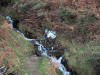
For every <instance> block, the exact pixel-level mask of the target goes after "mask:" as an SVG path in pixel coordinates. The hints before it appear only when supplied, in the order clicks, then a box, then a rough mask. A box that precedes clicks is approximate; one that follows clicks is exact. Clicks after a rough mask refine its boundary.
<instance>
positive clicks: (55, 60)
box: [6, 16, 71, 75]
mask: <svg viewBox="0 0 100 75" xmlns="http://www.w3.org/2000/svg"><path fill="white" fill-rule="evenodd" d="M6 19H7V20H8V21H9V22H10V24H11V29H13V30H15V31H16V32H18V33H19V34H21V35H22V37H23V38H24V39H25V40H28V41H33V42H34V43H35V45H36V46H37V47H38V48H37V50H38V51H39V52H40V54H41V56H45V57H47V58H48V59H49V60H50V62H51V64H53V66H56V67H57V68H58V69H59V70H60V71H62V72H63V75H71V73H70V72H69V71H68V70H67V68H65V66H64V64H62V62H61V61H62V59H63V56H60V57H59V58H57V57H56V56H50V55H48V50H47V48H46V47H45V46H44V45H43V44H42V43H41V40H38V39H30V38H27V37H25V36H24V34H23V33H21V32H20V31H19V30H17V29H16V28H14V25H13V24H14V21H13V20H12V18H11V17H10V16H6ZM57 64H58V65H57Z"/></svg>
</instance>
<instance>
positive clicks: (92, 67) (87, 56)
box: [59, 38, 100, 75]
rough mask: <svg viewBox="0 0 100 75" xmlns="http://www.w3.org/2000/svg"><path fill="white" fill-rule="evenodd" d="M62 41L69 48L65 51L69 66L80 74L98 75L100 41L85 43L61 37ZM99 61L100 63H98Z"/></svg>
mask: <svg viewBox="0 0 100 75" xmlns="http://www.w3.org/2000/svg"><path fill="white" fill-rule="evenodd" d="M59 41H60V43H61V44H62V45H63V46H65V47H66V48H67V50H66V52H65V56H66V59H68V63H69V67H70V68H72V69H73V70H75V71H76V72H77V73H78V74H79V75H97V74H98V70H100V68H99V66H100V63H99V62H98V60H100V41H92V42H87V43H85V44H82V43H77V42H75V41H72V42H69V41H67V40H65V39H64V38H59ZM97 63H98V64H97Z"/></svg>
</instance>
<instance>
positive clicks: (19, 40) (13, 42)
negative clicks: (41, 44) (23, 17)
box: [0, 18, 34, 75]
mask: <svg viewBox="0 0 100 75" xmlns="http://www.w3.org/2000/svg"><path fill="white" fill-rule="evenodd" d="M0 20H2V24H1V26H0V64H4V65H5V66H6V67H8V70H7V75H8V74H9V73H14V75H25V73H26V72H27V66H26V65H25V62H26V57H28V56H30V55H31V53H32V52H33V51H34V49H33V43H31V42H29V41H26V40H25V39H24V38H23V37H22V36H21V35H20V34H18V33H17V32H15V31H14V30H11V29H10V25H9V24H8V23H7V21H5V20H3V19H2V18H0Z"/></svg>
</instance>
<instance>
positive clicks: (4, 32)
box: [0, 21, 16, 69]
mask: <svg viewBox="0 0 100 75" xmlns="http://www.w3.org/2000/svg"><path fill="white" fill-rule="evenodd" d="M9 28H10V25H9V24H8V23H7V22H6V21H5V22H4V23H3V25H2V26H1V27H0V40H5V42H2V41H0V47H1V48H2V50H0V64H4V62H3V60H4V59H6V60H7V63H8V64H7V65H8V66H9V68H10V69H11V68H12V66H13V63H14V62H13V61H12V58H16V55H15V53H14V52H13V51H12V50H11V49H10V48H8V46H7V43H8V42H9V41H11V38H10V36H9V35H8V30H9Z"/></svg>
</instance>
